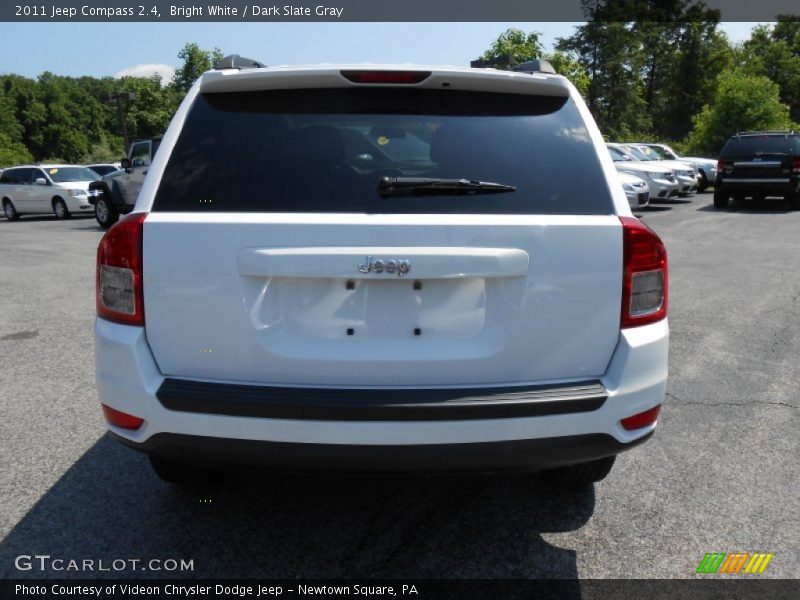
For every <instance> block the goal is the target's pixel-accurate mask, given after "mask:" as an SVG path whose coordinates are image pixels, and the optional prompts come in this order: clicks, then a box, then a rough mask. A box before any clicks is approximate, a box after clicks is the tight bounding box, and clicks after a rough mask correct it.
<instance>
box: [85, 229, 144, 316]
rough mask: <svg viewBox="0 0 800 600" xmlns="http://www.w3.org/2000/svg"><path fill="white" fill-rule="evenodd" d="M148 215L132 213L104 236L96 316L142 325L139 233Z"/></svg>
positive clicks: (101, 241) (98, 256)
mask: <svg viewBox="0 0 800 600" xmlns="http://www.w3.org/2000/svg"><path fill="white" fill-rule="evenodd" d="M146 217H147V213H131V214H129V215H127V216H125V217H123V218H122V219H120V220H119V222H118V223H117V224H115V225H114V226H113V227H112V228H111V229H109V230H108V232H106V234H105V235H104V236H103V239H102V240H100V245H99V246H98V247H97V290H96V296H97V316H98V317H101V318H103V319H108V320H109V321H115V322H117V323H123V324H125V325H144V293H143V291H142V231H143V224H144V220H145V218H146Z"/></svg>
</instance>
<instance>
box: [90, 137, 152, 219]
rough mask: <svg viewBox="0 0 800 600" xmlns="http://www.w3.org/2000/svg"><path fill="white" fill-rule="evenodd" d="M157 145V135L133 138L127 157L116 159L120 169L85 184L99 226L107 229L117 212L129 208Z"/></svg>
mask: <svg viewBox="0 0 800 600" xmlns="http://www.w3.org/2000/svg"><path fill="white" fill-rule="evenodd" d="M160 144H161V136H158V137H153V138H148V139H143V140H136V141H134V142H133V143H132V144H131V147H130V149H129V150H128V156H126V157H125V158H123V159H122V160H121V161H120V163H121V165H122V169H121V170H119V171H115V172H113V173H109V174H108V175H106V176H105V177H103V178H102V179H101V180H100V181H95V182H93V183H91V184H90V185H89V203H90V204H93V205H94V216H95V219H97V223H98V224H99V225H100V227H102V228H103V229H108V228H109V227H111V226H112V225H113V224H114V223H116V222H117V221H118V220H119V216H120V215H124V214H127V213H129V212H131V211H132V210H133V207H134V205H135V204H136V198H137V196H138V195H139V190H140V189H142V184H143V183H144V178H145V175H147V171H148V169H149V167H150V163H151V162H153V157H154V156H155V154H156V151H157V150H158V146H159V145H160Z"/></svg>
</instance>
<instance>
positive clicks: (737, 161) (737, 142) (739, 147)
mask: <svg viewBox="0 0 800 600" xmlns="http://www.w3.org/2000/svg"><path fill="white" fill-rule="evenodd" d="M767 196H779V197H782V198H785V199H786V201H787V202H789V204H790V206H791V208H792V209H793V210H800V134H798V133H797V132H795V131H748V132H741V133H737V134H736V135H734V136H731V137H730V138H729V139H728V141H727V142H725V145H724V146H723V147H722V150H721V151H720V154H719V161H718V164H717V180H716V183H715V185H714V206H715V207H716V208H726V207H727V206H728V202H729V200H730V198H734V199H735V200H738V201H741V200H743V199H744V198H746V197H750V198H753V199H756V200H761V199H763V198H766V197H767Z"/></svg>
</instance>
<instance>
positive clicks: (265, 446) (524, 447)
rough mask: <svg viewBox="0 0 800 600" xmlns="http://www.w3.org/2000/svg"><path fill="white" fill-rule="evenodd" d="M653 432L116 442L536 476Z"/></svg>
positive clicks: (307, 461)
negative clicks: (386, 441)
mask: <svg viewBox="0 0 800 600" xmlns="http://www.w3.org/2000/svg"><path fill="white" fill-rule="evenodd" d="M651 435H652V431H651V432H650V433H648V434H646V435H644V436H642V437H640V438H638V439H636V440H634V441H633V442H630V443H628V444H622V443H620V442H618V441H617V440H615V439H614V438H613V437H612V436H610V435H605V434H587V435H575V436H562V437H556V438H543V439H532V440H511V441H504V442H480V443H461V444H420V445H414V446H397V445H394V446H392V445H371V446H369V447H365V446H359V445H355V444H297V443H286V442H265V441H260V440H237V439H223V438H214V437H204V436H194V435H181V434H174V433H159V434H156V435H154V436H152V437H151V438H149V439H148V440H147V441H146V442H144V443H141V444H136V443H132V442H131V441H130V440H128V439H127V438H124V437H122V436H119V435H117V434H114V433H113V432H112V433H111V436H112V437H113V438H114V439H116V440H117V441H119V442H121V443H123V444H125V445H127V446H130V447H132V448H135V449H136V450H139V451H142V452H145V453H147V454H149V455H151V456H159V457H164V458H172V459H174V460H178V461H182V462H189V463H198V464H203V465H207V466H228V465H241V466H250V467H263V468H268V469H275V470H291V471H305V472H316V473H329V472H367V473H370V472H371V473H426V472H429V473H435V472H458V471H478V472H481V471H483V472H515V471H522V472H524V471H537V470H541V469H551V468H555V467H560V466H565V465H569V464H575V463H579V462H585V461H589V460H594V459H597V458H601V457H604V456H612V455H615V454H619V453H620V452H623V451H625V450H629V449H630V448H633V447H634V446H638V445H639V444H641V443H643V442H645V441H646V440H647V439H649V437H650V436H651Z"/></svg>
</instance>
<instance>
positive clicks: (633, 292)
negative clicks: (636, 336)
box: [619, 217, 668, 327]
mask: <svg viewBox="0 0 800 600" xmlns="http://www.w3.org/2000/svg"><path fill="white" fill-rule="evenodd" d="M619 220H620V221H622V256H623V262H622V316H621V319H620V325H621V326H622V327H638V326H639V325H647V324H648V323H654V322H656V321H660V320H661V319H664V318H665V317H666V316H667V288H668V276H667V250H666V248H664V244H663V243H662V242H661V239H660V238H659V237H658V236H657V235H656V234H655V232H654V231H653V230H652V229H650V228H649V227H648V226H647V225H645V224H644V223H642V222H641V221H640V220H639V219H636V218H634V217H620V218H619Z"/></svg>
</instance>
